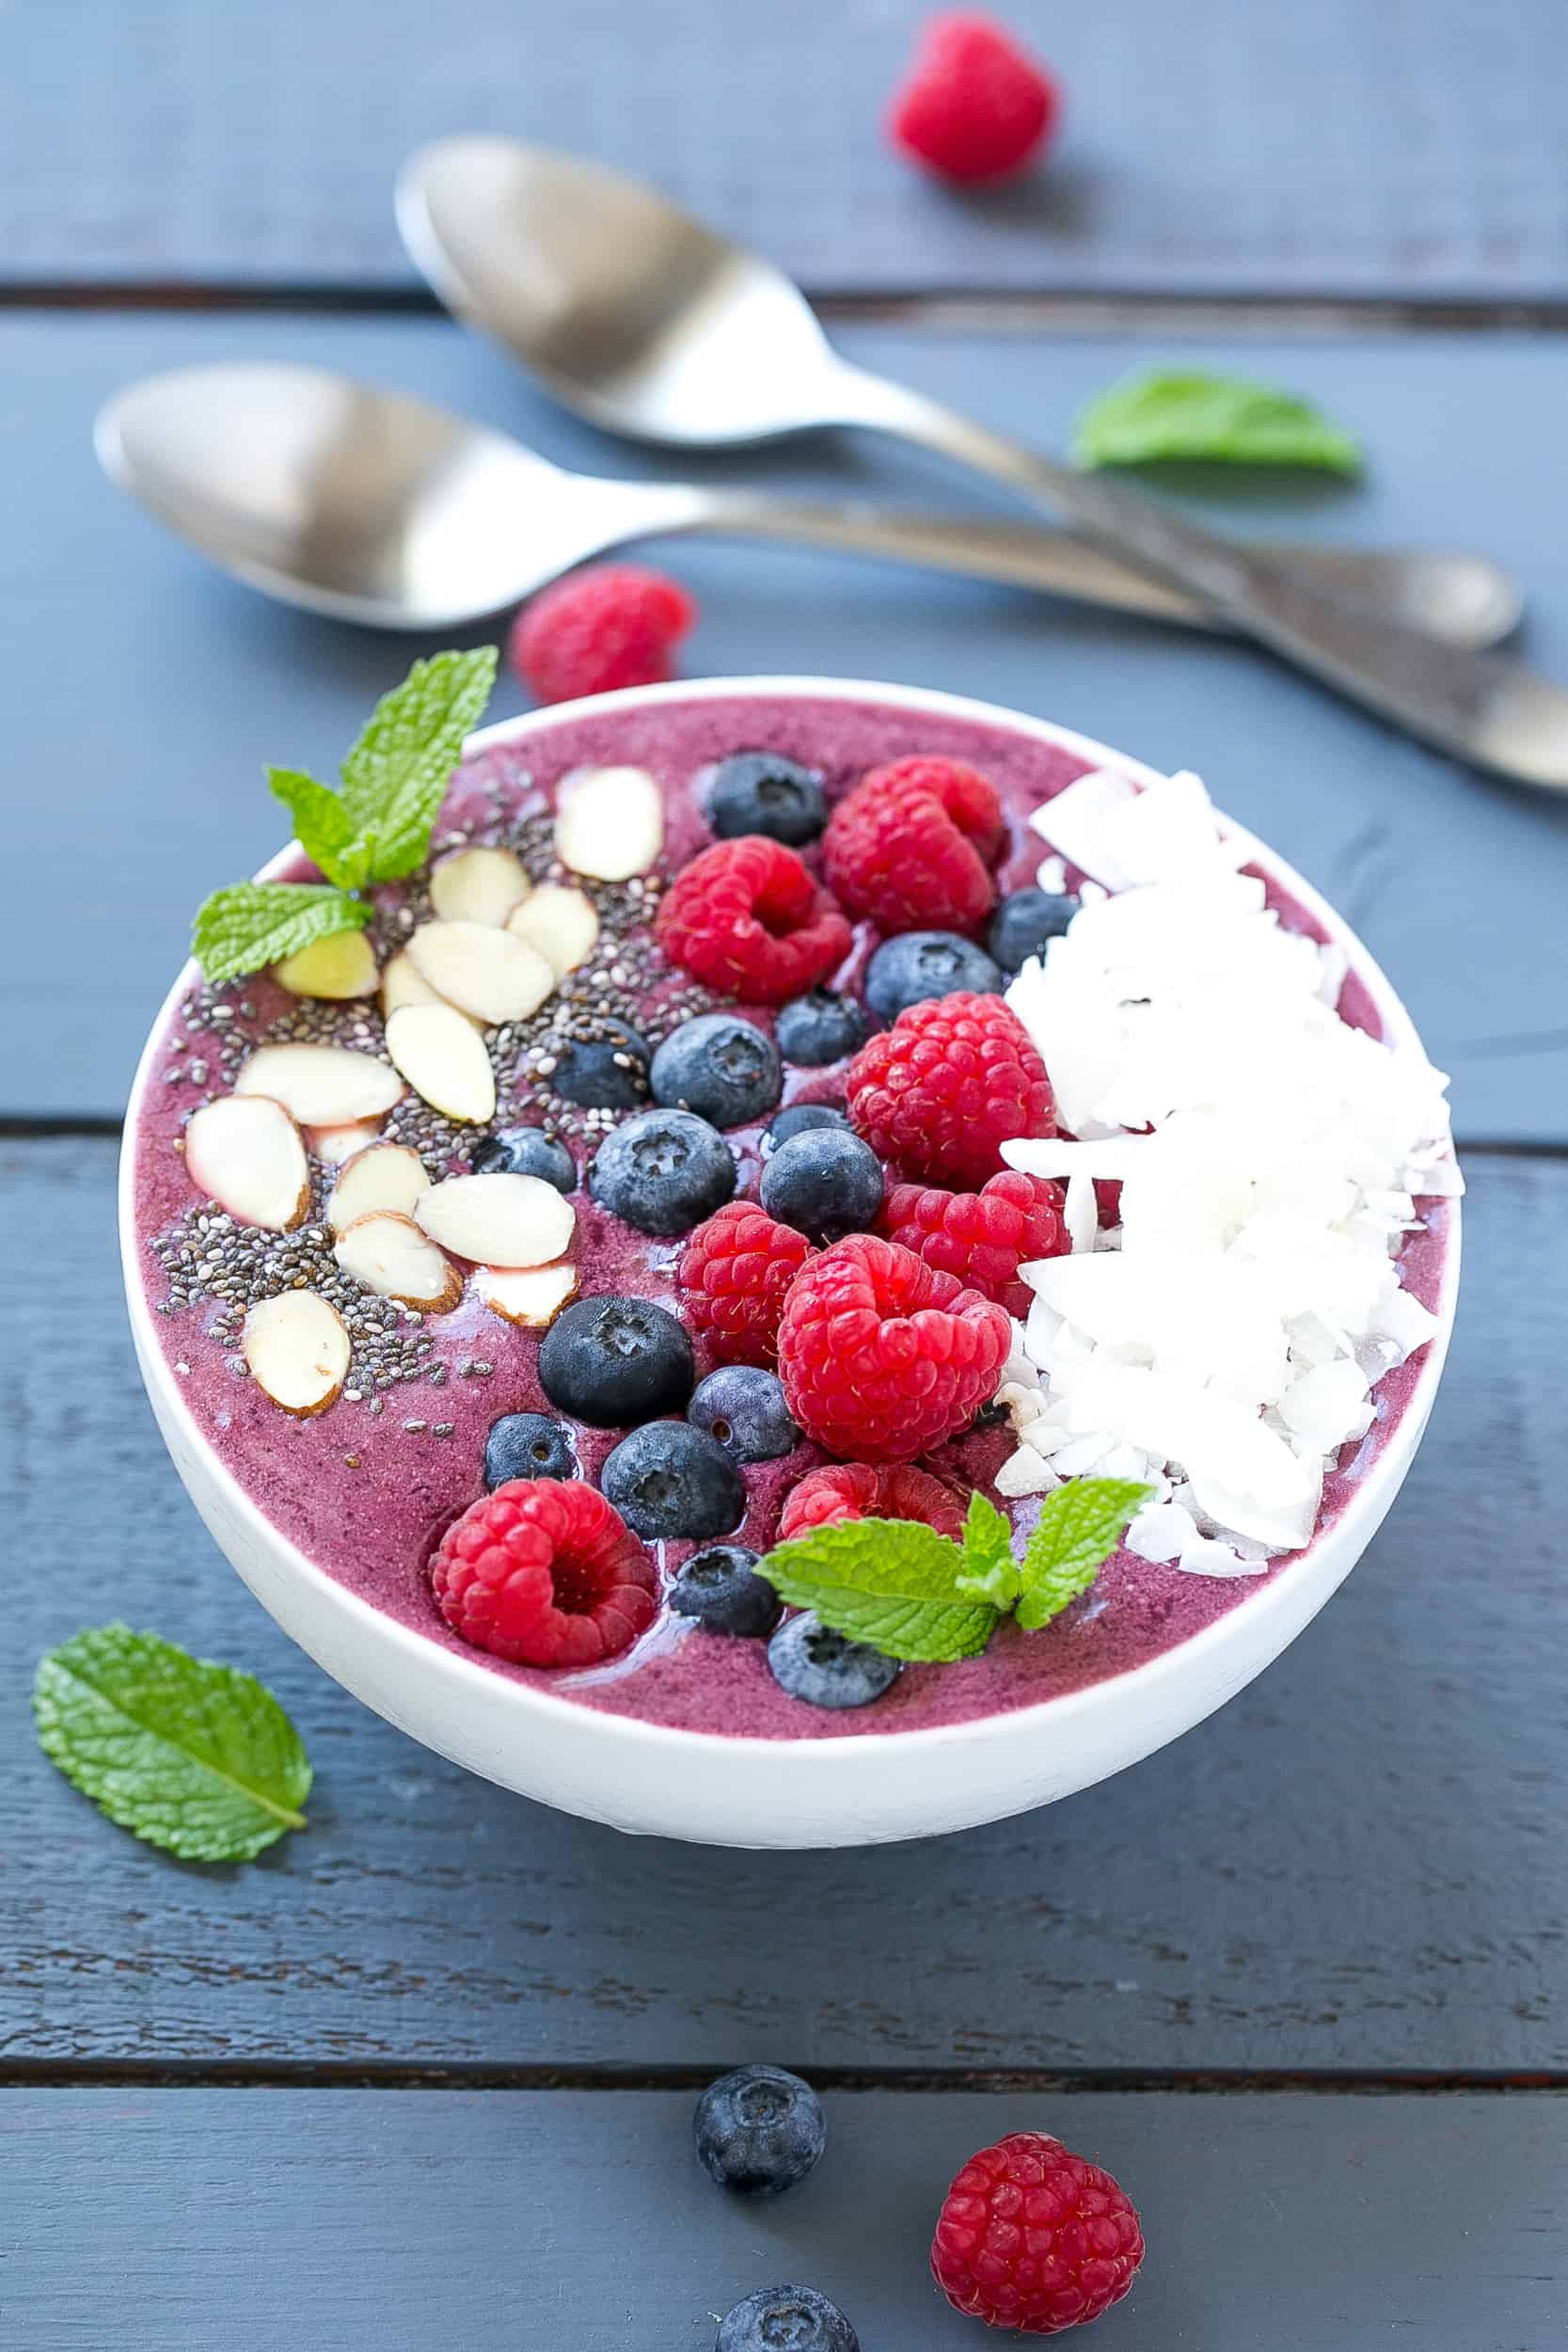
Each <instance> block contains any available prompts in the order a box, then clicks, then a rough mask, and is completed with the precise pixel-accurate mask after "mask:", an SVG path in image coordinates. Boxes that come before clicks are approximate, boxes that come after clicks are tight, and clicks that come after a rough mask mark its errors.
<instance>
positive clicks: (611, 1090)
mask: <svg viewBox="0 0 1568 2352" xmlns="http://www.w3.org/2000/svg"><path fill="white" fill-rule="evenodd" d="M550 1054H551V1056H552V1057H553V1060H554V1064H555V1067H554V1068H553V1070H552V1071H551V1072H550V1073H549V1080H550V1084H551V1086H552V1087H553V1088H554V1089H555V1091H556V1092H557V1094H563V1095H564V1096H565V1098H566V1100H567V1102H568V1103H580V1104H581V1105H582V1107H583V1108H584V1110H591V1111H634V1110H636V1109H637V1108H638V1106H639V1104H642V1103H645V1102H646V1101H647V1099H648V1069H649V1065H650V1063H651V1062H652V1060H653V1057H654V1049H653V1047H652V1046H651V1045H650V1044H649V1043H648V1041H647V1039H646V1038H643V1037H640V1036H639V1035H638V1033H637V1031H636V1030H635V1029H633V1028H628V1027H627V1025H626V1023H625V1022H624V1021H614V1020H606V1019H605V1018H604V1017H603V1016H602V1015H598V1014H594V1013H590V1014H588V1015H587V1016H586V1018H585V1020H584V1023H583V1026H582V1032H581V1034H579V1035H578V1036H573V1035H571V1034H570V1033H568V1034H567V1035H566V1036H564V1037H556V1038H552V1039H551V1041H550Z"/></svg>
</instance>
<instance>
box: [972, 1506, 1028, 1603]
mask: <svg viewBox="0 0 1568 2352" xmlns="http://www.w3.org/2000/svg"><path fill="white" fill-rule="evenodd" d="M958 1590H959V1592H960V1593H970V1594H973V1595H974V1597H975V1598H976V1599H979V1600H988V1601H990V1605H991V1607H992V1608H993V1609H1010V1608H1011V1607H1012V1605H1013V1603H1014V1601H1015V1600H1017V1598H1018V1593H1019V1577H1018V1564H1017V1562H1016V1561H1015V1560H1014V1558H1013V1531H1012V1529H1011V1527H1010V1526H1009V1525H1008V1523H1007V1521H1006V1518H1004V1517H1003V1515H1002V1513H1001V1512H1000V1511H999V1510H998V1509H997V1507H996V1505H995V1503H994V1502H991V1501H990V1499H989V1497H987V1496H985V1495H983V1494H982V1493H981V1492H980V1490H979V1488H978V1487H976V1488H975V1490H974V1493H973V1494H972V1495H971V1496H970V1498H969V1516H968V1518H966V1519H965V1521H964V1544H963V1573H962V1574H961V1575H960V1576H959V1578H958Z"/></svg>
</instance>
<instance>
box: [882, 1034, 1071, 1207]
mask: <svg viewBox="0 0 1568 2352" xmlns="http://www.w3.org/2000/svg"><path fill="white" fill-rule="evenodd" d="M845 1086H846V1089H847V1094H848V1099H849V1117H850V1119H851V1120H852V1121H853V1123H854V1125H855V1127H856V1128H857V1130H858V1131H859V1133H860V1134H861V1135H863V1136H864V1137H865V1139H866V1141H867V1143H869V1144H870V1146H871V1148H872V1150H873V1151H874V1152H877V1153H878V1155H879V1157H880V1158H882V1159H884V1160H892V1161H894V1162H895V1164H896V1165H897V1167H898V1168H900V1169H901V1170H902V1172H903V1174H904V1175H905V1176H906V1177H909V1178H911V1179H914V1178H921V1179H924V1180H925V1181H926V1182H927V1183H928V1184H957V1185H960V1186H962V1187H963V1188H964V1189H965V1190H969V1189H971V1188H973V1187H975V1186H978V1185H980V1184H984V1183H985V1182H986V1179H987V1178H988V1177H990V1176H994V1175H996V1174H997V1173H998V1172H999V1170H1000V1169H1001V1166H1002V1154H1001V1150H1000V1147H1001V1145H1002V1144H1003V1143H1005V1142H1006V1141H1007V1139H1008V1138H1009V1137H1010V1136H1053V1135H1054V1134H1055V1132H1056V1104H1055V1098H1054V1096H1053V1094H1052V1091H1051V1080H1050V1078H1049V1077H1048V1076H1047V1075H1046V1068H1045V1064H1044V1062H1042V1061H1041V1059H1040V1057H1039V1056H1038V1054H1037V1052H1036V1051H1035V1048H1034V1046H1033V1044H1032V1043H1031V1042H1030V1039H1029V1033H1028V1031H1027V1030H1026V1029H1025V1028H1024V1026H1023V1024H1022V1021H1020V1020H1019V1019H1018V1017H1017V1015H1016V1014H1014V1013H1012V1012H1009V1011H1008V1009H1007V1007H1006V1005H1005V1004H1004V1003H1003V1001H1002V999H1001V997H1000V996H974V995H967V994H963V993H959V994H958V995H954V996H937V997H933V998H930V999H929V1000H927V1002H926V1003H924V1004H919V1005H911V1006H910V1007H909V1008H908V1009H907V1010H906V1011H904V1012H901V1013H900V1014H899V1016H898V1018H897V1020H896V1021H895V1023H894V1025H893V1026H892V1028H891V1029H884V1030H882V1031H881V1033H880V1034H879V1036H877V1037H874V1038H872V1039H871V1040H870V1041H869V1043H867V1044H865V1045H863V1047H862V1048H861V1051H860V1052H859V1053H858V1054H857V1055H856V1057H855V1058H854V1060H853V1061H852V1062H851V1063H850V1065H849V1068H848V1071H847V1073H846V1077H845Z"/></svg>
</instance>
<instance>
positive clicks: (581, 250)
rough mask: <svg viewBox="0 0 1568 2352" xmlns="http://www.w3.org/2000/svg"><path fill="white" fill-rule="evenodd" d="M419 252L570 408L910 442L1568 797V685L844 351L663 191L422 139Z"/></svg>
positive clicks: (460, 142)
mask: <svg viewBox="0 0 1568 2352" xmlns="http://www.w3.org/2000/svg"><path fill="white" fill-rule="evenodd" d="M397 201H398V219H399V222H400V225H401V227H402V230H403V234H404V242H405V243H406V245H407V246H408V249H409V251H410V253H411V254H412V255H413V257H414V260H415V261H416V262H417V263H418V264H419V265H420V268H421V269H422V270H423V271H424V273H425V275H426V277H427V278H429V279H430V281H431V283H432V284H433V285H434V286H435V287H436V291H437V292H438V293H439V294H441V295H442V296H443V298H444V299H445V300H446V301H447V302H448V303H449V304H450V305H451V308H452V309H453V310H456V311H457V312H458V313H459V314H460V315H461V316H463V317H464V318H467V319H468V320H470V321H472V322H473V323H474V324H476V325H478V326H483V327H484V328H485V329H486V330H487V331H488V332H489V333H490V334H492V335H494V336H497V337H499V340H500V341H501V342H503V343H505V344H506V345H507V346H508V347H509V348H510V349H511V350H512V351H513V352H515V354H516V355H517V357H518V358H521V359H522V360H524V362H525V363H526V364H527V365H528V366H529V367H531V369H532V370H533V371H534V373H536V374H538V375H539V376H540V377H541V378H542V379H543V381H544V382H545V383H546V384H547V385H548V386H549V388H550V389H551V390H552V391H553V392H554V393H555V394H556V396H557V398H558V399H560V400H561V401H562V403H563V404H564V405H566V406H567V407H569V408H573V409H576V410H577V411H578V413H580V414H581V415H583V416H586V417H590V418H592V419H593V420H594V422H595V423H598V424H601V425H605V426H607V427H609V428H610V430H611V431H615V432H620V433H629V434H634V435H636V436H638V437H641V438H643V439H647V440H655V441H664V442H671V443H675V444H678V445H680V446H683V447H686V448H694V447H714V446H721V445H728V444H736V443H740V442H747V441H754V440H758V439H763V438H767V437H769V436H771V435H773V434H777V433H787V432H794V431H799V430H801V429H803V428H805V427H808V426H813V425H824V424H837V425H864V426H869V427H872V428H874V429H876V430H878V431H881V432H887V433H895V434H899V435H901V436H903V437H905V438H906V439H909V440H912V441H916V442H919V443H921V444H923V445H924V446H925V447H927V448H928V449H932V450H936V451H938V452H940V453H942V454H944V455H946V456H948V457H951V458H953V459H955V460H957V461H958V463H959V464H961V465H966V466H970V467H974V468H975V469H978V470H979V471H980V472H982V473H986V474H989V475H990V476H991V477H993V478H994V479H995V480H997V481H999V482H1002V483H1005V484H1006V485H1008V486H1010V487H1011V488H1013V489H1015V490H1017V491H1019V492H1020V493H1021V494H1022V496H1023V497H1024V498H1026V499H1028V500H1029V501H1032V502H1033V503H1035V504H1037V505H1043V506H1045V507H1047V508H1049V509H1050V510H1052V511H1053V513H1057V514H1065V515H1066V516H1068V517H1069V520H1070V521H1071V522H1072V524H1073V525H1074V527H1075V528H1076V529H1077V530H1078V531H1080V532H1082V533H1083V534H1084V536H1085V538H1087V539H1089V540H1091V541H1092V542H1093V543H1094V544H1095V545H1096V546H1097V547H1098V548H1100V549H1101V552H1102V553H1104V554H1107V555H1110V556H1114V557H1117V558H1118V559H1120V560H1121V561H1123V562H1125V563H1129V564H1132V565H1133V566H1134V567H1135V568H1137V569H1139V570H1141V571H1146V572H1148V573H1149V574H1151V575H1152V576H1153V577H1154V578H1155V579H1157V580H1163V581H1164V583H1165V584H1166V585H1167V586H1168V587H1175V588H1178V589H1182V590H1185V591H1186V592H1187V594H1188V595H1190V596H1194V597H1196V599H1197V600H1198V601H1199V602H1201V603H1202V604H1204V605H1206V606H1207V607H1208V608H1209V609H1210V610H1211V611H1212V612H1216V613H1218V614H1219V615H1220V616H1221V617H1222V618H1223V619H1225V620H1227V621H1228V622H1229V623H1230V624H1231V625H1232V626H1233V627H1234V628H1238V629H1241V630H1243V631H1244V632H1245V633H1246V634H1248V635H1249V636H1252V637H1254V638H1256V639H1258V640H1259V643H1261V644H1265V645H1267V646H1269V647H1271V648H1272V649H1273V651H1275V653H1278V654H1282V655H1284V656H1285V657H1286V658H1287V659H1288V660H1292V661H1294V662H1296V663H1297V664H1298V665H1299V666H1300V667H1301V668H1303V669H1306V670H1308V671H1310V672H1312V673H1313V674H1314V675H1317V676H1318V677H1321V678H1323V679H1324V680H1326V681H1327V683H1328V684H1330V685H1332V686H1335V687H1337V688H1338V690H1339V691H1341V692H1342V693H1345V694H1348V695H1350V696H1352V697H1353V698H1354V699H1355V700H1357V701H1359V702H1362V703H1365V704H1367V705H1368V706H1370V708H1372V709H1373V710H1376V711H1379V712H1381V713H1382V714H1383V715H1384V716H1386V717H1388V718H1392V719H1395V720H1397V721H1398V722H1399V723H1401V724H1402V725H1403V726H1405V727H1408V728H1409V729H1410V731H1411V732H1412V733H1413V734H1415V735H1418V736H1421V737H1423V738H1425V739H1426V740H1427V741H1429V742H1432V743H1435V744H1438V745H1439V746H1441V747H1442V748H1443V749H1445V750H1447V751H1451V752H1455V753H1458V754H1459V755H1461V756H1462V757H1464V758H1466V759H1470V760H1473V761H1476V762H1478V763H1479V764H1480V765H1481V766H1482V767H1486V768H1492V769H1496V770H1497V771H1499V772H1500V773H1502V774H1505V775H1510V776H1514V777H1517V778H1521V779H1523V780H1524V781H1526V782H1528V783H1532V784H1538V785H1544V786H1548V787H1556V788H1559V789H1568V692H1564V691H1563V690H1562V689H1560V688H1559V687H1557V686H1554V685H1553V684H1551V683H1550V681H1549V680H1547V679H1545V678H1542V677H1538V676H1536V675H1534V674H1533V673H1531V672H1530V671H1528V670H1527V669H1525V668H1524V667H1523V666H1522V665H1521V664H1520V663H1517V662H1513V661H1509V660H1504V659H1503V658H1501V657H1500V656H1498V655H1496V654H1481V653H1461V652H1456V651H1455V650H1453V649H1452V648H1451V647H1449V646H1447V645H1442V644H1437V643H1436V642H1435V641H1434V640H1433V638H1432V637H1431V636H1429V635H1426V634H1424V633H1422V632H1421V631H1419V630H1416V629H1412V628H1408V627H1406V626H1404V625H1402V624H1401V623H1399V622H1396V621H1392V620H1388V619H1384V618H1377V619H1374V618H1372V617H1371V616H1370V615H1368V614H1367V613H1365V612H1360V611H1354V610H1353V609H1352V608H1351V607H1350V606H1349V605H1348V604H1344V603H1341V602H1339V601H1338V600H1337V599H1335V598H1333V597H1331V596H1325V595H1323V593H1322V590H1321V588H1320V586H1319V585H1318V584H1317V581H1316V580H1315V579H1314V578H1313V577H1312V576H1311V575H1310V574H1308V573H1307V572H1306V571H1304V570H1302V569H1301V568H1300V567H1299V566H1297V565H1295V564H1292V563H1291V561H1290V560H1289V559H1284V558H1280V557H1277V556H1273V555H1270V554H1268V553H1266V552H1265V551H1263V550H1262V549H1260V548H1254V547H1249V546H1244V545H1242V544H1240V543H1238V542H1237V541H1234V540H1231V539H1227V538H1226V537H1224V536H1222V535H1221V534H1220V533H1219V532H1213V531H1209V530H1205V529H1203V528H1202V527H1201V526H1199V525H1198V524H1196V523H1194V522H1191V521H1189V520H1188V519H1187V517H1186V516H1184V515H1181V514H1180V513H1179V512H1178V511H1177V510H1176V509H1175V508H1174V507H1172V506H1170V505H1168V504H1166V503H1165V502H1164V501H1160V500H1158V499H1155V498H1153V497H1150V496H1148V495H1146V494H1144V493H1142V492H1140V491H1138V490H1135V489H1132V488H1129V487H1127V486H1126V485H1123V484H1121V483H1119V482H1113V481H1109V480H1106V479H1105V478H1104V477H1102V476H1101V475H1098V474H1083V473H1078V472H1075V471H1074V470H1073V469H1071V468H1070V467H1068V466H1064V465H1059V464H1056V463H1054V462H1053V461H1052V460H1051V459H1049V458H1045V457H1041V456H1039V455H1038V454H1037V453H1036V452H1035V451H1033V450H1030V449H1026V448H1024V447H1023V446H1022V445H1021V444H1020V443H1018V442H1015V441H1010V440H1008V439H1006V437H1004V436H1002V435H1001V434H997V433H993V432H991V431H990V430H989V429H988V428H987V427H986V426H984V425H979V424H975V423H974V422H972V421H970V420H968V419H966V418H964V417H960V416H958V415H956V414H955V413H954V412H953V411H952V410H950V409H947V408H944V407H942V405H940V404H939V403H937V402H936V401H933V400H929V399H927V397H926V396H925V395H924V394H922V393H919V392H916V391H912V390H911V389H908V388H907V387H905V386H902V385H898V384H895V383H890V382H888V381H886V380H884V379H883V378H881V377H879V376H876V375H872V374H869V373H867V372H866V371H865V370H863V369H862V368H857V367H854V366H852V365H851V364H850V363H849V362H848V361H847V360H846V359H841V358H839V357H838V355H837V354H836V353H835V352H834V351H833V350H832V347H831V346H830V344H829V343H828V342H827V340H826V338H825V337H824V335H823V333H822V330H821V328H820V327H819V326H818V325H817V323H816V318H815V317H814V316H813V314H812V312H811V310H809V308H808V307H807V305H806V302H805V300H804V298H803V296H802V295H801V294H800V292H799V290H798V289H797V288H796V287H795V286H793V285H791V283H790V282H789V280H788V279H787V278H784V276H783V275H782V274H781V273H780V272H779V271H778V270H776V269H774V268H773V267H772V265H771V264H770V263H768V262H765V261H762V260H760V259H759V258H757V257H756V256H754V255H752V254H750V253H747V252H745V251H744V250H742V249H741V248H739V247H736V246H731V245H728V244H726V243H725V242H724V241H723V240H722V239H721V238H719V237H717V236H715V235H713V234H712V233H711V231H709V230H705V229H704V228H702V227H701V226H700V225H699V224H698V223H697V222H695V221H691V220H689V219H688V218H687V217H686V215H684V214H682V213H680V212H679V211H677V210H676V208H675V207H674V206H673V204H671V203H670V202H669V201H668V200H667V199H665V198H664V197H663V196H662V195H660V194H659V192H658V191H657V189H655V188H650V187H646V186H643V185H642V184H641V183H638V182H636V181H632V180H626V179H623V178H622V177H621V176H620V175H619V174H618V173H615V172H611V171H608V170H605V169H603V168H601V167H598V166H596V165H594V164H588V163H583V162H580V161H578V160H577V159H576V158H574V157H571V156H566V155H558V154H554V153H551V152H550V151H548V150H546V149H543V148H537V147H531V146H529V145H526V144H525V143H523V142H522V141H520V140H512V139H503V138H456V139H446V140H441V141H438V142H437V143H436V145H434V146H432V147H427V148H424V149H423V150H421V151H420V152H419V153H418V154H416V155H415V156H413V157H412V158H411V160H410V161H409V163H408V164H407V165H406V166H405V167H404V171H403V173H402V175H401V177H400V180H399V184H398V198H397Z"/></svg>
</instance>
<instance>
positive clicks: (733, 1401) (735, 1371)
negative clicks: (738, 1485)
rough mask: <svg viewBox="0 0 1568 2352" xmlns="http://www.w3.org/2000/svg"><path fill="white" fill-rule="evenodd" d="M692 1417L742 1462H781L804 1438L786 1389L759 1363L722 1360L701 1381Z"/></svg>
mask: <svg viewBox="0 0 1568 2352" xmlns="http://www.w3.org/2000/svg"><path fill="white" fill-rule="evenodd" d="M686 1418H687V1420H688V1421H689V1422H692V1423H693V1424H694V1425H695V1426H696V1427H697V1428H698V1429H705V1430H706V1431H707V1433H708V1436H709V1437H710V1438H718V1440H719V1442H720V1444H721V1446H722V1447H723V1449H724V1451H725V1453H726V1454H734V1456H735V1458H736V1461H737V1462H775V1461H777V1460H778V1457H779V1455H780V1454H788V1453H789V1452H790V1450H791V1449H792V1447H795V1446H798V1445H799V1444H800V1430H799V1429H798V1428H797V1427H796V1425H795V1423H794V1422H793V1421H792V1420H791V1419H790V1414H789V1407H788V1406H787V1405H786V1404H785V1403H784V1390H783V1389H782V1388H781V1387H780V1385H779V1382H778V1381H777V1379H776V1378H775V1377H774V1375H773V1374H772V1373H770V1372H759V1371H758V1370H757V1368H756V1367H755V1365H753V1364H721V1366H720V1368H719V1370H718V1371H717V1372H710V1373H709V1374H708V1375H707V1378H706V1379H705V1380H699V1381H698V1383H697V1385H696V1387H695V1389H694V1390H693V1391H692V1392H691V1402H690V1404H689V1406H687V1408H686Z"/></svg>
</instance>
